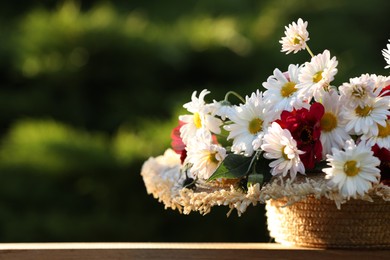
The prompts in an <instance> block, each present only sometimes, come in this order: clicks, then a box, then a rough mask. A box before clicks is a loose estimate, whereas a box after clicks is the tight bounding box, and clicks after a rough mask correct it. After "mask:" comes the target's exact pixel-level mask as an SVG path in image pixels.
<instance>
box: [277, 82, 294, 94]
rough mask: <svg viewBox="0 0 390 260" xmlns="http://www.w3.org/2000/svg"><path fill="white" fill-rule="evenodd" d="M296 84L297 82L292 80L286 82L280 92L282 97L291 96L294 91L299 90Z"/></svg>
mask: <svg viewBox="0 0 390 260" xmlns="http://www.w3.org/2000/svg"><path fill="white" fill-rule="evenodd" d="M295 85H296V84H295V82H291V81H289V82H287V83H286V84H284V85H283V87H282V88H281V89H280V94H281V95H282V97H289V96H291V94H292V93H294V92H295V91H297V89H296V88H295Z"/></svg>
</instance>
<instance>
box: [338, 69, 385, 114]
mask: <svg viewBox="0 0 390 260" xmlns="http://www.w3.org/2000/svg"><path fill="white" fill-rule="evenodd" d="M339 90H340V93H341V98H342V102H343V103H345V104H348V105H350V106H352V107H356V106H360V107H363V106H364V105H365V103H366V100H367V99H368V98H374V97H376V96H378V93H377V92H375V91H374V90H375V81H374V80H373V78H371V77H370V75H368V74H363V75H361V76H360V77H356V78H351V79H350V80H349V82H348V83H343V85H342V86H340V88H339Z"/></svg>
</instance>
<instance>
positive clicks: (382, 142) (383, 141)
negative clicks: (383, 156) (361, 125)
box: [361, 118, 390, 149]
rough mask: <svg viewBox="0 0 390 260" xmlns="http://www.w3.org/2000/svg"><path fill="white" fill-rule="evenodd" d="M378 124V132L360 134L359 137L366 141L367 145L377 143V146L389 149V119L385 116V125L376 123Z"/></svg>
mask: <svg viewBox="0 0 390 260" xmlns="http://www.w3.org/2000/svg"><path fill="white" fill-rule="evenodd" d="M377 126H378V134H377V135H373V134H371V133H370V134H366V135H362V136H361V139H362V140H363V141H366V142H367V145H369V146H374V145H375V144H377V145H378V146H379V148H386V149H390V119H389V118H387V120H386V126H382V125H379V124H378V125H377Z"/></svg>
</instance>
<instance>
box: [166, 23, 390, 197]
mask: <svg viewBox="0 0 390 260" xmlns="http://www.w3.org/2000/svg"><path fill="white" fill-rule="evenodd" d="M307 25H308V23H307V22H304V21H303V20H302V19H299V20H298V21H297V22H296V23H295V22H293V23H292V24H290V25H289V26H286V27H285V28H286V30H285V36H284V37H282V39H281V41H280V43H281V44H282V51H283V52H286V53H287V54H288V53H291V52H293V53H296V52H298V51H300V50H307V51H308V52H309V54H310V55H311V60H310V61H308V62H306V63H304V64H302V65H293V64H291V65H289V66H288V68H287V70H280V69H275V70H274V71H273V75H271V76H269V77H268V79H267V81H266V82H264V83H263V84H262V85H263V87H264V92H261V91H259V90H257V91H256V92H254V93H252V94H251V95H250V96H246V97H245V99H244V98H242V97H241V96H239V95H238V94H237V93H235V92H228V93H227V94H226V96H225V99H224V100H223V101H215V100H214V101H213V102H210V103H207V102H206V101H205V97H206V95H208V94H209V93H210V92H209V91H207V90H203V91H201V92H200V93H199V95H197V92H194V93H193V94H192V97H191V101H190V102H188V103H186V104H184V108H186V109H187V110H188V112H189V114H187V115H181V116H180V117H179V125H178V126H177V127H176V128H175V129H174V130H173V131H172V139H173V140H172V147H173V149H174V150H175V152H177V153H178V154H180V155H181V162H182V171H183V173H185V174H186V176H187V177H188V179H191V180H193V181H194V182H196V180H212V179H215V178H214V177H218V178H222V179H224V178H232V176H233V177H237V176H238V177H239V178H241V179H247V178H248V177H249V176H250V175H251V174H264V175H266V174H270V175H272V176H281V177H286V178H290V179H291V180H294V179H295V178H296V176H297V175H298V174H300V175H306V176H309V175H310V174H313V172H320V174H321V173H322V174H323V176H324V178H325V179H326V180H327V185H328V186H329V188H330V189H335V190H338V191H339V192H340V194H341V195H342V196H343V197H345V198H350V197H356V196H358V195H360V196H363V195H364V194H365V193H366V192H368V191H369V190H370V189H371V188H372V187H373V185H376V184H378V183H380V182H382V183H384V184H390V164H389V162H390V77H386V76H379V75H374V74H364V75H361V76H359V77H355V78H351V79H349V81H348V82H345V83H343V84H342V85H341V86H334V85H332V81H333V80H334V77H335V75H336V74H337V65H338V61H337V59H336V57H332V55H331V54H330V52H329V51H328V50H325V51H323V52H322V53H320V54H317V55H314V54H313V53H312V51H311V50H310V49H309V47H308V45H307V41H308V40H309V33H308V31H307ZM382 53H383V56H384V58H385V60H386V62H387V64H388V65H387V66H386V67H385V68H389V67H390V44H387V49H384V50H383V51H382ZM231 96H236V97H238V98H239V99H240V100H241V102H240V104H235V105H233V104H231V103H230V102H229V98H230V97H231ZM221 140H222V141H221ZM238 157H242V158H244V159H245V158H247V159H248V160H247V161H248V162H249V163H248V164H245V167H241V168H239V167H238V168H237V167H236V168H235V169H231V170H234V171H237V169H239V170H241V172H242V174H237V173H236V174H233V175H232V174H231V172H229V167H231V165H232V164H233V165H234V160H236V159H237V158H238ZM228 159H229V160H228ZM226 161H229V163H226ZM258 161H262V162H264V161H266V162H267V166H268V167H269V168H268V169H269V170H268V172H263V173H261V172H260V173H259V172H258V171H256V170H255V167H254V165H255V164H256V163H257V162H258ZM232 162H233V163H232ZM240 162H242V161H239V162H238V166H240V165H239V164H240ZM235 166H237V165H235ZM256 169H257V168H256Z"/></svg>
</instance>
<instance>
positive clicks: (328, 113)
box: [320, 91, 350, 159]
mask: <svg viewBox="0 0 390 260" xmlns="http://www.w3.org/2000/svg"><path fill="white" fill-rule="evenodd" d="M322 105H323V106H324V108H325V113H324V115H323V116H322V118H321V121H320V124H321V136H320V141H321V144H322V156H323V158H324V159H325V156H326V154H328V153H331V151H332V147H334V148H338V149H340V148H341V147H343V146H344V144H345V141H347V140H348V139H350V136H349V135H348V133H347V131H346V130H345V120H344V118H343V115H342V113H341V111H342V110H343V103H342V102H340V96H339V95H338V93H337V91H330V92H328V93H326V94H325V95H324V96H323V100H322Z"/></svg>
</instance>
